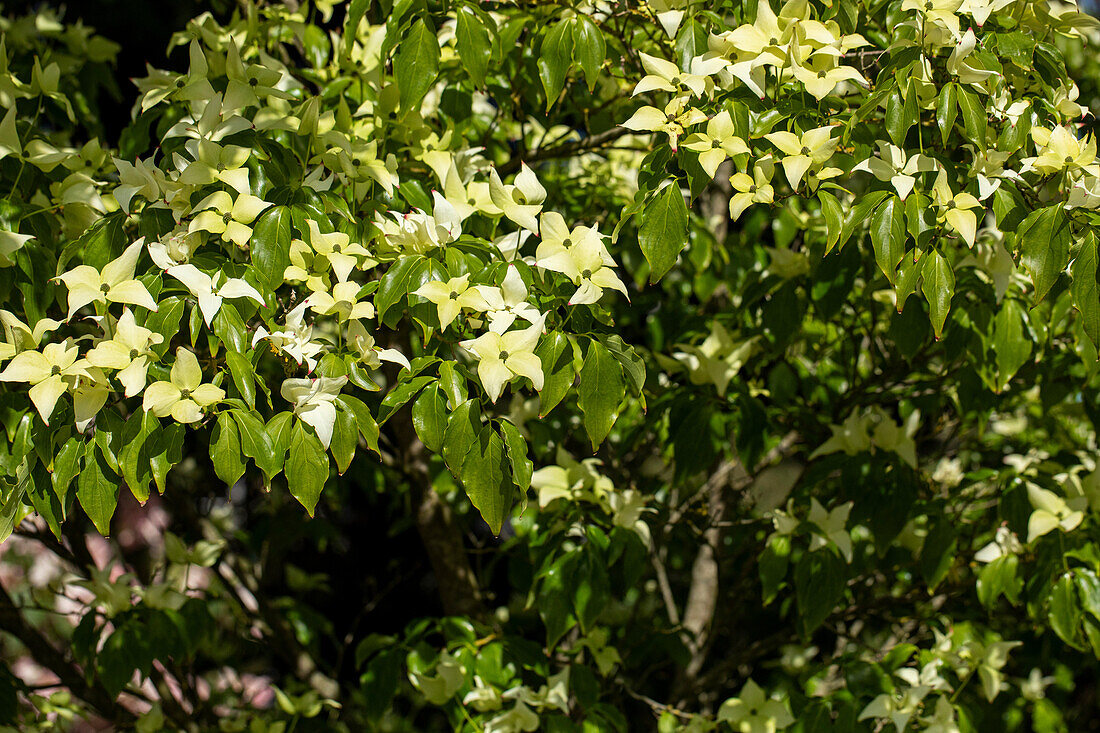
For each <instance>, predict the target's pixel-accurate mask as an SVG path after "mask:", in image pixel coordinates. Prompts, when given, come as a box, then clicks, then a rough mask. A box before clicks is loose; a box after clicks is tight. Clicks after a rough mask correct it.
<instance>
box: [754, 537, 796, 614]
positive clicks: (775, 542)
mask: <svg viewBox="0 0 1100 733" xmlns="http://www.w3.org/2000/svg"><path fill="white" fill-rule="evenodd" d="M790 556H791V538H790V537H789V536H787V535H781V534H779V533H775V534H772V536H771V537H769V538H768V544H767V545H765V546H764V552H762V553H761V554H760V565H759V573H760V584H761V586H763V591H764V593H763V596H764V605H765V606H766V605H768V604H769V603H771V602H772V601H774V600H775V597H776V596H777V595H779V586H780V584H781V583H782V582H783V580H784V579H785V578H786V577H787V568H788V566H789V565H790Z"/></svg>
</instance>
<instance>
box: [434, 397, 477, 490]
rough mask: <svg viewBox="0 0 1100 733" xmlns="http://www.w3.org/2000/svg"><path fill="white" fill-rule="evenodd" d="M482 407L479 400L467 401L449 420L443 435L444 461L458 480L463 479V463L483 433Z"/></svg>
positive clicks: (452, 413) (453, 412) (456, 409)
mask: <svg viewBox="0 0 1100 733" xmlns="http://www.w3.org/2000/svg"><path fill="white" fill-rule="evenodd" d="M480 406H481V403H479V402H478V401H477V400H466V401H465V402H463V403H462V404H461V405H459V406H458V407H456V408H455V409H454V410H453V411H452V412H451V416H450V417H449V418H447V429H446V430H445V431H444V433H443V450H442V453H443V461H444V462H445V463H446V464H447V468H449V469H451V473H452V474H454V476H455V477H456V478H461V476H462V463H463V461H465V460H466V454H467V453H469V452H470V448H472V447H473V445H474V441H475V440H477V437H478V435H479V434H480V433H481V409H480Z"/></svg>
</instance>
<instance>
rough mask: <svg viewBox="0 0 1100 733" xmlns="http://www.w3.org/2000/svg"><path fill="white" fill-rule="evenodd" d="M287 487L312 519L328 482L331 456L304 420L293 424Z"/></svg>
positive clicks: (287, 462) (286, 470)
mask: <svg viewBox="0 0 1100 733" xmlns="http://www.w3.org/2000/svg"><path fill="white" fill-rule="evenodd" d="M283 470H284V472H285V473H286V482H287V486H288V487H289V488H290V494H291V496H293V497H294V498H295V499H297V500H298V501H299V502H300V503H301V505H302V506H304V507H305V508H306V511H307V512H308V513H309V516H311V517H312V516H313V510H314V508H316V506H317V500H318V499H319V498H320V497H321V489H323V488H324V487H325V481H327V480H328V454H326V453H325V449H324V447H323V446H322V445H321V441H320V440H318V439H317V436H315V435H313V434H312V433H311V432H309V431H308V430H306V428H305V424H304V423H302V422H301V421H297V420H296V421H295V422H294V428H293V430H292V431H291V438H290V451H289V454H288V455H287V459H286V466H285V468H284V469H283Z"/></svg>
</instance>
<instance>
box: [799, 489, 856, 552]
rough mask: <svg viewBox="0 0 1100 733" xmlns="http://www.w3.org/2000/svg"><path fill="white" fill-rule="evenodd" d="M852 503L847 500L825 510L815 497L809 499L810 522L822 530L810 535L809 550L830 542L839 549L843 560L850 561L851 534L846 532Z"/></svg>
mask: <svg viewBox="0 0 1100 733" xmlns="http://www.w3.org/2000/svg"><path fill="white" fill-rule="evenodd" d="M852 505H853V502H850V501H848V502H845V503H843V504H841V505H840V506H837V507H834V508H833V509H832V510H831V511H826V510H825V507H823V506H822V505H821V502H819V501H818V500H817V498H816V497H814V498H811V499H810V517H809V519H810V522H811V523H812V524H814V525H815V526H816V527H817V528H818V529H819V530H821V532H822V534H818V533H816V532H815V533H813V535H812V536H811V538H810V551H811V552H812V551H814V550H817V549H820V548H822V547H825V546H826V545H828V544H829V542H832V543H833V544H834V545H836V546H837V548H838V549H839V550H840V554H841V555H843V556H844V560H845V561H847V562H849V563H850V562H852V536H851V535H850V534H849V533H848V515H849V514H850V513H851V511H852Z"/></svg>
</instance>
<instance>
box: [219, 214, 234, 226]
mask: <svg viewBox="0 0 1100 733" xmlns="http://www.w3.org/2000/svg"><path fill="white" fill-rule="evenodd" d="M232 218H233V214H232V213H231V212H229V211H227V212H225V213H224V214H222V223H223V224H228V223H229V220H230V219H232Z"/></svg>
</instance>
